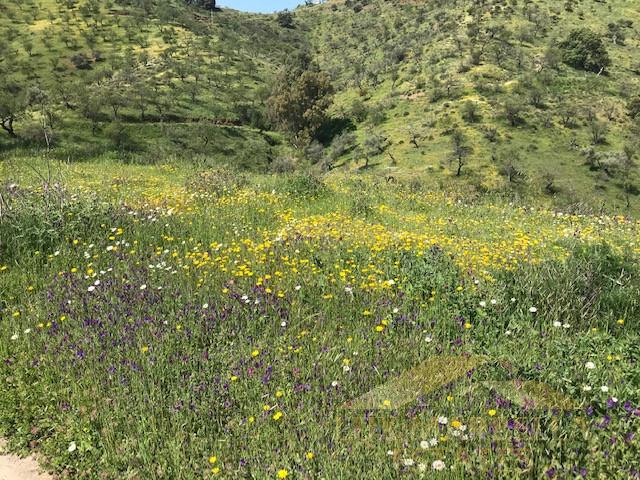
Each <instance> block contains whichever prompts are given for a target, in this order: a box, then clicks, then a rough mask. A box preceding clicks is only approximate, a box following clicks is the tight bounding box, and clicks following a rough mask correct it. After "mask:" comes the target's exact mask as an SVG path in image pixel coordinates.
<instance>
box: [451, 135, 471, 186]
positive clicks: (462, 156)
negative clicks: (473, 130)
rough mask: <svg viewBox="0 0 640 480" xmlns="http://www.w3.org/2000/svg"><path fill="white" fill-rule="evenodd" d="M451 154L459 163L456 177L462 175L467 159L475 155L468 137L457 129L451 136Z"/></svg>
mask: <svg viewBox="0 0 640 480" xmlns="http://www.w3.org/2000/svg"><path fill="white" fill-rule="evenodd" d="M451 153H452V156H453V159H454V160H455V161H456V162H457V170H456V177H459V176H460V175H462V168H463V167H464V166H465V165H466V164H467V159H468V158H469V156H470V155H471V153H473V148H472V147H471V145H469V142H468V140H467V137H466V136H465V134H464V132H463V131H462V130H460V129H456V130H454V131H453V133H452V134H451Z"/></svg>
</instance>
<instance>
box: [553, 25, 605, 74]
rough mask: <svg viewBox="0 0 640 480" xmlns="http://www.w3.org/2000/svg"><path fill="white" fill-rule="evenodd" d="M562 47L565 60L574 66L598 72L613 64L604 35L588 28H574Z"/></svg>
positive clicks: (562, 43)
mask: <svg viewBox="0 0 640 480" xmlns="http://www.w3.org/2000/svg"><path fill="white" fill-rule="evenodd" d="M560 48H562V50H563V60H564V62H565V63H566V64H567V65H570V66H572V67H574V68H578V69H581V70H586V71H589V72H596V73H597V72H602V71H604V70H606V69H607V67H609V66H610V65H611V59H610V58H609V53H608V52H607V49H606V47H605V45H604V42H603V41H602V37H601V36H600V35H598V34H597V33H596V32H594V31H592V30H590V29H588V28H581V29H578V30H573V31H572V32H571V33H570V34H569V36H568V37H567V38H566V39H565V40H564V41H563V42H561V43H560Z"/></svg>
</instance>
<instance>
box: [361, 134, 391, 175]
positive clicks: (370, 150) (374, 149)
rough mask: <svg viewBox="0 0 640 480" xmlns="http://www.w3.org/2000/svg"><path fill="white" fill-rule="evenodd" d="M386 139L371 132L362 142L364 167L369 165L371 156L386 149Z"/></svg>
mask: <svg viewBox="0 0 640 480" xmlns="http://www.w3.org/2000/svg"><path fill="white" fill-rule="evenodd" d="M387 146H388V144H387V139H386V138H385V137H383V136H382V135H379V134H377V133H371V134H369V135H368V136H367V138H365V140H364V143H363V144H362V154H363V156H364V159H365V164H364V168H367V167H369V162H370V161H371V157H376V156H378V155H380V154H382V153H384V151H385V150H386V149H387Z"/></svg>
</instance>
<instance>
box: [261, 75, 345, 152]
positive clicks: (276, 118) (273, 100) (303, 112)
mask: <svg viewBox="0 0 640 480" xmlns="http://www.w3.org/2000/svg"><path fill="white" fill-rule="evenodd" d="M332 95H333V87H332V85H331V81H330V79H329V76H328V75H327V74H326V73H324V72H321V71H314V70H306V71H304V72H302V73H300V74H299V75H295V76H293V75H291V73H290V72H283V73H282V74H281V75H280V77H279V79H278V80H277V81H276V83H275V86H274V90H273V93H272V95H271V97H269V99H268V101H267V105H268V113H269V117H270V119H271V121H272V122H273V123H274V124H275V125H276V126H277V128H279V129H280V130H282V131H283V132H285V133H287V134H289V135H290V136H291V138H292V141H293V142H294V143H295V144H296V145H306V144H308V143H309V142H311V140H313V139H315V138H317V135H318V132H319V131H320V129H321V128H322V126H323V125H324V124H325V122H326V121H327V118H328V117H327V109H328V108H329V107H330V106H331V102H332Z"/></svg>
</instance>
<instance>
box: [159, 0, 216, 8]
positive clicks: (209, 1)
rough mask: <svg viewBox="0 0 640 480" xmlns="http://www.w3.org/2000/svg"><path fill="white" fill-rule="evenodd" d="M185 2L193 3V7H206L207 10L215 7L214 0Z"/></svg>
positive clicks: (187, 1)
mask: <svg viewBox="0 0 640 480" xmlns="http://www.w3.org/2000/svg"><path fill="white" fill-rule="evenodd" d="M185 2H186V3H187V4H188V5H193V6H195V7H200V8H206V9H207V10H216V8H217V6H216V0H185ZM161 3H162V2H161ZM167 3H168V2H167Z"/></svg>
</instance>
